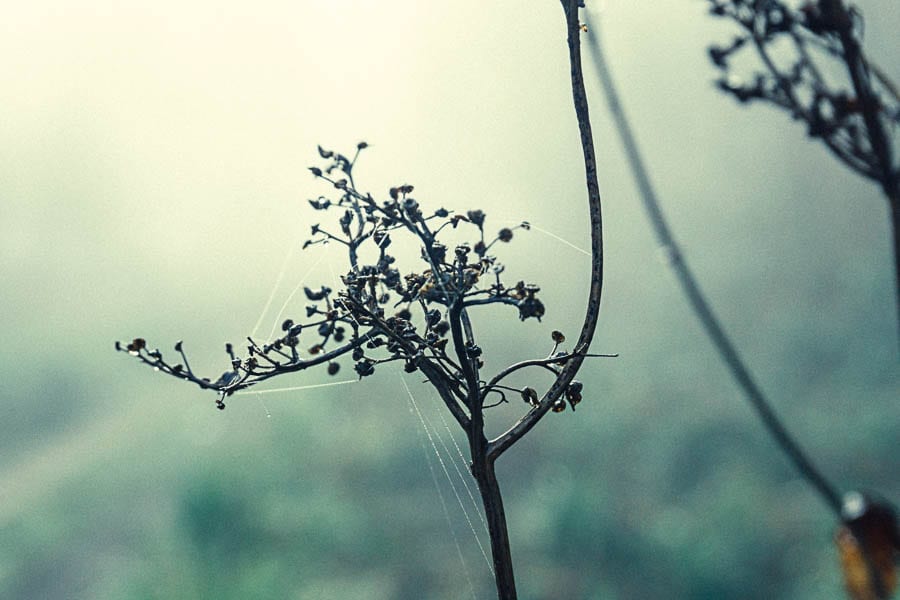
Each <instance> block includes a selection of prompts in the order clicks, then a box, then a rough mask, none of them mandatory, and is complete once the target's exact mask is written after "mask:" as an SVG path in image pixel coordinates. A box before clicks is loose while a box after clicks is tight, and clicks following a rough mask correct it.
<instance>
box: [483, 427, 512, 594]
mask: <svg viewBox="0 0 900 600" xmlns="http://www.w3.org/2000/svg"><path fill="white" fill-rule="evenodd" d="M478 435H480V436H481V439H482V440H484V441H485V442H486V441H487V440H485V439H484V435H483V434H478ZM480 445H481V447H482V450H481V451H480V453H479V454H478V455H477V456H476V455H475V454H474V452H473V460H472V475H473V476H474V477H475V481H476V483H477V484H478V490H479V491H480V492H481V502H482V504H484V517H485V520H486V521H487V526H488V533H489V534H490V536H491V556H492V558H493V562H494V581H495V582H496V584H497V598H499V599H500V600H515V598H516V597H517V596H516V579H515V576H514V574H513V565H512V553H511V552H510V549H509V532H508V531H507V529H506V513H505V512H504V510H503V496H502V495H501V494H500V484H499V482H498V481H497V475H496V473H495V472H494V462H493V461H492V460H490V459H489V458H488V456H487V453H486V451H485V450H486V448H487V444H486V443H484V444H480Z"/></svg>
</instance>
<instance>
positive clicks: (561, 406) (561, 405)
mask: <svg viewBox="0 0 900 600" xmlns="http://www.w3.org/2000/svg"><path fill="white" fill-rule="evenodd" d="M552 410H553V412H555V413H559V412H562V411H564V410H566V401H565V400H563V399H562V398H557V399H556V402H554V403H553V407H552Z"/></svg>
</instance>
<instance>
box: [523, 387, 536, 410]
mask: <svg viewBox="0 0 900 600" xmlns="http://www.w3.org/2000/svg"><path fill="white" fill-rule="evenodd" d="M520 393H521V394H522V400H524V401H525V402H527V403H528V404H530V405H531V406H537V404H538V395H537V392H536V391H535V389H534V388H531V387H525V388H522V391H521V392H520Z"/></svg>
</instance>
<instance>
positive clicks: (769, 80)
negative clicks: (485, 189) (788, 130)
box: [709, 0, 900, 332]
mask: <svg viewBox="0 0 900 600" xmlns="http://www.w3.org/2000/svg"><path fill="white" fill-rule="evenodd" d="M709 3H710V12H711V13H712V14H713V15H715V16H718V17H725V18H728V19H730V20H731V21H733V22H734V23H735V24H737V26H738V28H739V31H740V33H739V35H737V36H736V37H734V39H733V40H732V41H731V42H730V43H729V44H727V45H714V46H711V47H710V48H709V56H710V59H711V60H712V62H713V63H714V64H715V66H716V67H717V68H719V69H720V70H721V71H722V73H723V75H722V77H720V78H719V80H718V85H719V88H720V89H722V90H723V91H725V92H727V93H729V94H731V95H732V96H733V97H734V98H735V99H737V100H738V101H740V102H742V103H743V102H750V101H762V102H765V103H769V104H773V105H775V106H778V107H780V108H782V109H784V110H787V111H788V112H789V113H790V114H791V116H792V117H793V118H794V119H797V120H800V121H803V122H804V123H805V124H806V126H807V131H808V133H809V135H810V137H813V138H818V139H820V140H822V142H823V143H824V144H825V145H826V147H828V149H829V150H830V151H831V152H832V154H834V155H835V156H836V157H837V158H838V159H839V160H840V161H841V162H843V163H844V164H845V165H846V166H847V167H849V168H850V169H851V170H852V171H855V172H856V173H858V174H860V175H862V176H863V177H866V178H868V179H871V180H873V181H875V182H877V183H878V184H879V186H880V187H881V190H882V192H883V194H884V196H885V198H886V199H887V201H888V205H889V210H890V213H891V217H890V222H891V232H892V238H893V257H894V278H895V286H896V311H897V327H898V332H900V165H898V164H897V160H896V156H895V152H894V139H893V136H895V135H896V131H897V124H898V123H900V97H898V93H897V86H896V85H895V84H894V83H893V82H892V81H891V80H890V79H889V78H888V77H887V76H886V75H885V73H884V72H883V71H882V70H881V69H879V68H878V67H877V66H876V65H872V64H870V62H869V60H868V59H867V58H866V56H865V53H864V52H863V50H862V45H861V39H862V32H863V25H864V24H863V19H862V15H861V13H860V12H859V11H858V10H857V9H856V8H855V7H854V8H847V6H846V5H845V3H844V2H843V0H808V1H806V2H803V3H802V4H801V5H800V6H799V8H797V9H794V8H792V7H790V6H789V5H787V4H786V3H784V2H780V1H778V0H767V1H765V2H759V1H753V0H709ZM784 42H788V43H787V44H785V43H784ZM747 46H749V47H753V48H754V49H755V50H756V54H757V56H758V58H759V60H760V62H761V63H762V64H761V66H762V69H761V70H760V71H757V72H756V73H754V74H753V76H752V78H751V82H750V83H746V82H745V81H744V79H742V78H741V77H740V76H737V75H735V74H734V73H733V72H732V71H733V70H732V66H731V59H732V57H733V56H735V55H736V54H738V53H740V52H741V49H742V48H744V47H747ZM787 48H793V53H791V52H787V51H786V50H787ZM776 57H777V58H776ZM823 66H824V67H832V68H834V67H841V68H843V69H846V71H847V73H848V76H849V83H850V85H849V87H848V86H846V85H845V86H839V85H834V84H831V83H830V82H829V81H828V80H827V79H826V78H825V76H824V75H823V72H824V71H825V69H824V68H823Z"/></svg>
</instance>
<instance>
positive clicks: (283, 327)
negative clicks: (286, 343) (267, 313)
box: [281, 319, 294, 331]
mask: <svg viewBox="0 0 900 600" xmlns="http://www.w3.org/2000/svg"><path fill="white" fill-rule="evenodd" d="M293 326H294V321H293V319H285V320H284V323H282V324H281V330H282V331H287V330H288V329H290V328H291V327H293Z"/></svg>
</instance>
